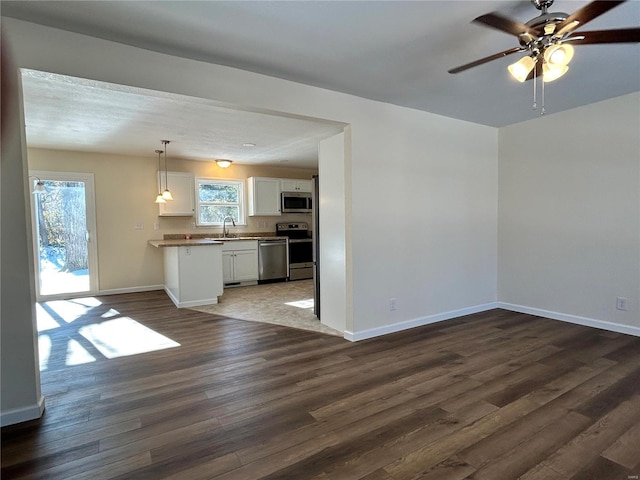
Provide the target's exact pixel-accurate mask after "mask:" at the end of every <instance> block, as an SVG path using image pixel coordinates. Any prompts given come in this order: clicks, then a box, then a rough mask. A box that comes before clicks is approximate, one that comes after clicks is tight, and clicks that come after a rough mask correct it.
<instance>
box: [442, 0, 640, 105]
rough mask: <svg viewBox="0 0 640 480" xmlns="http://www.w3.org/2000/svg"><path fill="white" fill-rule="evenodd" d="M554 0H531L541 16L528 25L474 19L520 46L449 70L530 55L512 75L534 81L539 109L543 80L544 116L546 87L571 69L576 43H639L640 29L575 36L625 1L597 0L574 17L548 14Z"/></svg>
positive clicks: (489, 18)
mask: <svg viewBox="0 0 640 480" xmlns="http://www.w3.org/2000/svg"><path fill="white" fill-rule="evenodd" d="M553 1H554V0H531V3H532V4H533V5H534V6H535V7H536V8H537V9H538V10H540V11H541V13H540V15H539V16H537V17H535V18H533V19H531V20H529V21H528V22H526V23H520V22H518V21H515V20H511V19H509V18H506V17H504V16H502V15H501V14H500V13H497V12H493V13H488V14H486V15H481V16H480V17H478V18H476V19H474V20H473V22H472V23H477V24H479V25H482V26H485V27H491V28H494V29H496V30H500V31H502V32H504V33H508V34H510V35H514V36H516V37H517V38H518V42H519V43H520V46H519V47H516V48H510V49H509V50H505V51H503V52H499V53H496V54H494V55H490V56H488V57H485V58H481V59H479V60H475V61H473V62H470V63H467V64H465V65H461V66H459V67H456V68H452V69H451V70H449V73H459V72H462V71H465V70H468V69H469V68H472V67H476V66H478V65H482V64H484V63H487V62H490V61H492V60H496V59H498V58H502V57H504V56H507V55H511V54H512V53H517V52H528V53H527V56H525V57H523V58H521V59H520V60H518V61H517V62H515V63H513V64H511V65H509V66H508V67H507V70H508V71H509V73H510V74H511V75H512V76H513V78H515V79H516V80H518V81H519V82H521V83H524V82H525V81H527V80H531V79H533V84H534V87H533V88H534V89H533V108H534V109H535V108H536V79H537V77H539V76H540V77H542V110H541V114H544V84H545V83H548V82H552V81H553V80H556V79H558V78H560V77H561V76H562V75H564V74H565V73H567V71H568V70H569V62H570V61H571V59H572V58H573V54H574V48H573V45H571V44H572V43H573V44H602V43H637V42H640V28H638V27H633V28H624V29H616V30H594V31H590V32H584V31H582V32H580V33H579V34H578V35H573V32H574V30H576V29H577V28H578V27H580V26H582V25H584V24H585V23H587V22H589V21H591V20H593V19H594V18H596V17H598V16H600V15H602V14H603V13H606V12H608V11H609V10H611V9H612V8H614V7H616V6H618V5H620V4H621V3H624V2H625V1H626V0H597V1H594V2H591V3H589V4H587V5H585V6H584V7H582V8H581V9H579V10H577V11H576V12H574V13H572V14H571V15H569V14H567V13H563V12H548V8H549V7H550V6H551V5H552V4H553Z"/></svg>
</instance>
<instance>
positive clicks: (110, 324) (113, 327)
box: [78, 317, 180, 358]
mask: <svg viewBox="0 0 640 480" xmlns="http://www.w3.org/2000/svg"><path fill="white" fill-rule="evenodd" d="M78 333H80V335H82V336H83V337H84V338H86V339H87V340H88V341H90V342H91V343H92V344H93V345H94V346H95V347H96V348H97V349H98V351H99V352H100V353H101V354H102V355H104V356H105V357H107V358H118V357H124V356H127V355H137V354H139V353H146V352H153V351H156V350H163V349H165V348H173V347H179V346H180V344H179V343H177V342H174V341H173V340H171V339H170V338H167V337H165V336H164V335H162V334H160V333H158V332H155V331H154V330H151V329H150V328H147V327H145V326H144V325H142V324H141V323H139V322H136V321H135V320H134V319H132V318H129V317H121V318H116V319H113V320H107V321H106V322H102V323H96V324H91V325H86V326H84V327H81V328H80V329H79V330H78Z"/></svg>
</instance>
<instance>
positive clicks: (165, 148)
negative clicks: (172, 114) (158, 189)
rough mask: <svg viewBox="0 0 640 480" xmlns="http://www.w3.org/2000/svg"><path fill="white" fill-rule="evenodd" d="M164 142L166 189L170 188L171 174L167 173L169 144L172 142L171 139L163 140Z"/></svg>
mask: <svg viewBox="0 0 640 480" xmlns="http://www.w3.org/2000/svg"><path fill="white" fill-rule="evenodd" d="M162 143H163V144H164V188H165V190H169V174H168V173H167V145H168V144H169V143H170V142H169V140H162Z"/></svg>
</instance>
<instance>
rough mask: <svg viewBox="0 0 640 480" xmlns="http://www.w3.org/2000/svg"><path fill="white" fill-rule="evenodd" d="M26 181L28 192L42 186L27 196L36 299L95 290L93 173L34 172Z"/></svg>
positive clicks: (91, 292)
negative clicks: (34, 267)
mask: <svg viewBox="0 0 640 480" xmlns="http://www.w3.org/2000/svg"><path fill="white" fill-rule="evenodd" d="M36 175H37V176H36ZM29 180H30V181H32V180H33V184H32V185H31V189H32V191H33V190H34V187H35V186H36V185H37V182H38V181H40V182H41V183H42V184H43V186H44V191H42V192H39V193H38V192H37V191H36V192H35V193H33V194H32V195H31V198H32V200H31V205H32V217H33V238H34V244H35V245H34V253H35V255H34V256H35V266H36V293H37V297H38V300H41V299H43V298H45V297H46V298H69V297H74V296H79V295H88V294H93V293H95V291H96V290H97V288H96V283H97V282H96V275H95V268H96V265H95V264H96V262H95V259H96V248H95V241H92V240H93V237H94V235H93V232H94V231H95V227H94V225H93V224H94V221H93V220H94V218H95V215H94V208H93V176H92V175H88V174H69V173H51V172H49V173H47V172H34V175H32V176H30V178H29ZM36 190H37V189H36ZM40 190H42V187H40Z"/></svg>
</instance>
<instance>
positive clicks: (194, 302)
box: [164, 287, 218, 308]
mask: <svg viewBox="0 0 640 480" xmlns="http://www.w3.org/2000/svg"><path fill="white" fill-rule="evenodd" d="M164 291H165V293H166V294H167V296H168V297H169V298H170V299H171V301H172V302H173V304H174V305H175V306H176V307H178V308H193V307H201V306H203V305H215V304H216V303H218V297H212V298H206V299H204V300H192V301H190V302H181V301H180V300H178V299H177V298H176V296H175V295H174V294H173V293H171V290H169V289H168V288H166V287H165V289H164Z"/></svg>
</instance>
